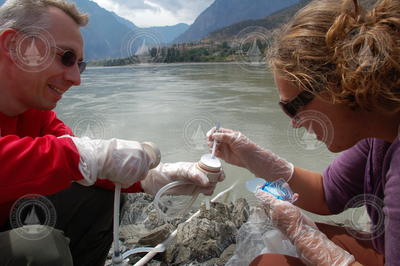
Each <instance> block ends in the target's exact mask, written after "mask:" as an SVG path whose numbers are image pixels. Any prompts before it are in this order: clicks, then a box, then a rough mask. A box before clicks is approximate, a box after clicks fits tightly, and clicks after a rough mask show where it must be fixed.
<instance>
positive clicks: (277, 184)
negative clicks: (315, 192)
mask: <svg viewBox="0 0 400 266" xmlns="http://www.w3.org/2000/svg"><path fill="white" fill-rule="evenodd" d="M246 187H247V189H248V190H249V191H250V192H253V193H255V192H256V191H257V189H262V190H264V191H265V192H268V193H269V194H271V195H272V196H274V197H275V198H277V199H280V200H285V201H289V202H294V201H295V200H296V199H295V197H294V193H293V191H292V190H291V189H290V187H289V184H288V183H286V181H285V179H283V178H280V179H278V180H275V181H272V182H268V181H265V179H262V178H252V179H250V180H248V181H247V182H246Z"/></svg>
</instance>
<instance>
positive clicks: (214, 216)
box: [107, 193, 250, 266]
mask: <svg viewBox="0 0 400 266" xmlns="http://www.w3.org/2000/svg"><path fill="white" fill-rule="evenodd" d="M152 202H153V196H151V195H148V194H144V193H136V194H130V195H129V196H128V197H127V199H126V201H125V204H124V206H123V212H122V220H121V229H120V240H121V249H122V251H123V252H124V251H126V250H129V249H134V248H138V247H155V246H156V245H157V244H159V243H161V242H163V241H164V240H165V239H166V238H167V237H168V236H169V234H170V233H171V232H173V231H174V230H175V229H176V230H177V234H176V237H174V238H173V240H171V242H170V243H169V245H168V247H167V248H166V250H165V252H162V253H159V254H157V256H155V257H154V258H153V260H152V261H151V262H150V263H149V264H148V265H210V266H211V265H213V266H214V265H225V264H226V263H227V261H228V260H229V259H230V258H231V257H232V255H233V254H234V251H235V248H236V246H235V245H236V236H237V233H238V230H239V228H240V227H241V226H242V225H243V224H244V223H245V222H246V221H247V220H248V218H249V213H250V210H249V205H248V203H247V201H246V200H245V199H238V200H236V201H235V202H234V203H228V204H225V203H220V202H215V203H210V206H209V208H208V207H207V206H206V205H205V204H204V203H202V204H201V205H200V213H199V214H198V215H197V216H196V217H194V218H193V219H191V220H190V221H189V222H185V221H186V220H187V219H188V218H189V217H190V216H191V215H192V214H193V212H192V213H189V214H187V215H185V217H175V218H173V219H167V220H166V219H165V218H164V219H163V218H161V217H160V215H159V214H158V211H157V210H155V208H154V207H153V206H152ZM112 250H113V249H111V250H110V253H109V259H111V256H112ZM145 254H146V253H138V254H133V255H131V256H129V265H133V264H135V263H136V262H137V261H138V260H139V259H140V258H141V257H143V256H144V255H145ZM109 264H111V260H108V261H107V265H109Z"/></svg>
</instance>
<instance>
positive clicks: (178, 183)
mask: <svg viewBox="0 0 400 266" xmlns="http://www.w3.org/2000/svg"><path fill="white" fill-rule="evenodd" d="M183 185H194V183H192V182H188V181H181V180H179V181H174V182H171V183H169V184H167V185H165V186H163V187H162V188H161V189H160V190H159V191H158V192H157V194H156V196H155V197H154V207H155V208H156V210H157V211H158V213H160V214H161V215H164V212H163V211H162V210H161V209H160V205H159V203H160V198H161V196H162V195H163V194H164V193H165V192H166V191H168V190H170V189H171V188H174V187H177V186H183ZM198 196H199V192H197V191H195V193H194V194H193V196H192V199H191V200H190V202H189V204H187V205H186V207H185V209H183V210H182V211H181V212H180V213H181V214H185V213H187V212H189V209H190V207H192V205H193V203H194V202H195V201H196V199H197V197H198Z"/></svg>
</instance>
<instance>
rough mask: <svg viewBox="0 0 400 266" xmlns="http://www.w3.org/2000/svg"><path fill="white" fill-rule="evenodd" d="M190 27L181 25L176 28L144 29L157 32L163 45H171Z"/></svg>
mask: <svg viewBox="0 0 400 266" xmlns="http://www.w3.org/2000/svg"><path fill="white" fill-rule="evenodd" d="M189 27H190V26H189V25H188V24H185V23H179V24H176V25H174V26H164V27H150V28H144V29H145V30H146V29H147V30H150V31H154V32H156V33H157V34H158V35H159V36H161V40H162V43H163V44H171V43H172V42H173V41H174V40H175V39H176V38H177V37H178V36H180V35H181V34H182V33H184V32H185V31H186V30H187V29H188V28H189Z"/></svg>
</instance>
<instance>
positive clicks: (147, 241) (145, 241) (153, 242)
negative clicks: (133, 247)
mask: <svg viewBox="0 0 400 266" xmlns="http://www.w3.org/2000/svg"><path fill="white" fill-rule="evenodd" d="M174 229H175V228H174V227H173V226H172V225H171V224H164V225H162V226H160V227H157V228H155V229H153V230H152V231H150V232H149V233H148V234H147V235H145V236H143V237H142V238H140V239H139V241H138V244H139V246H149V247H155V246H157V245H158V244H160V243H161V242H163V241H164V240H165V239H167V237H168V236H169V234H170V233H171V232H172V231H173V230H174Z"/></svg>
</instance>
